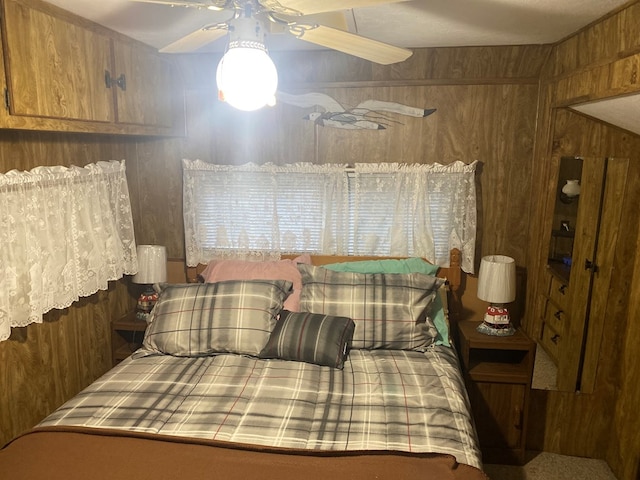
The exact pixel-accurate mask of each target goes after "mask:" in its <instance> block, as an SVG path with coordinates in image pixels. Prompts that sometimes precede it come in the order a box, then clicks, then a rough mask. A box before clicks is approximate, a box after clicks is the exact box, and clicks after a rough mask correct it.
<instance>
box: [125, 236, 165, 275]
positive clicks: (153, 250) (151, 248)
mask: <svg viewBox="0 0 640 480" xmlns="http://www.w3.org/2000/svg"><path fill="white" fill-rule="evenodd" d="M136 251H137V255H138V273H136V274H135V275H134V276H133V279H132V282H133V283H142V284H153V283H161V282H166V281H167V249H166V248H165V247H163V246H160V245H138V248H137V250H136Z"/></svg>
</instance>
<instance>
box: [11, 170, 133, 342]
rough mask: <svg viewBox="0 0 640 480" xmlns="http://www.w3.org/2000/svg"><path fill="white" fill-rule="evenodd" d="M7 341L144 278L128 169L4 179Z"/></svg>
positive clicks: (30, 173) (36, 173) (48, 172)
mask: <svg viewBox="0 0 640 480" xmlns="http://www.w3.org/2000/svg"><path fill="white" fill-rule="evenodd" d="M0 243H1V244H2V249H1V250H0V272H1V274H0V341H2V340H6V339H7V338H8V337H9V335H10V333H11V327H22V326H26V325H28V324H30V323H34V322H38V323H39V322H42V315H43V314H44V313H46V312H48V311H49V310H51V309H53V308H66V307H68V306H69V305H71V304H72V303H73V302H74V301H76V300H78V299H79V297H86V296H89V295H92V294H93V293H95V292H97V291H98V290H105V289H107V287H108V285H107V282H108V281H110V280H117V279H119V278H121V277H122V275H123V274H134V273H136V271H137V258H136V250H135V238H134V231H133V220H132V216H131V204H130V201H129V190H128V187H127V179H126V176H125V162H124V160H123V161H121V162H117V161H111V162H98V163H96V164H90V165H87V166H85V167H76V166H72V167H62V166H56V167H37V168H34V169H33V170H31V171H28V172H21V171H17V170H12V171H10V172H7V173H5V174H0Z"/></svg>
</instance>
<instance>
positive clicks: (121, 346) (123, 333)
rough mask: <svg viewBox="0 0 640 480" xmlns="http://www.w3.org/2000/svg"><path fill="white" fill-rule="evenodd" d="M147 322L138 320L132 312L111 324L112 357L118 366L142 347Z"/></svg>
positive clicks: (114, 363)
mask: <svg viewBox="0 0 640 480" xmlns="http://www.w3.org/2000/svg"><path fill="white" fill-rule="evenodd" d="M146 330H147V322H145V321H144V320H138V319H137V318H136V312H130V313H127V314H126V315H124V316H123V317H121V318H119V319H118V320H114V321H113V322H111V355H112V361H113V365H114V366H115V365H117V364H118V363H120V362H121V361H122V360H124V359H125V358H127V357H128V356H129V355H131V354H132V353H133V352H135V351H136V350H137V349H138V348H140V347H141V346H142V340H143V339H144V332H145V331H146Z"/></svg>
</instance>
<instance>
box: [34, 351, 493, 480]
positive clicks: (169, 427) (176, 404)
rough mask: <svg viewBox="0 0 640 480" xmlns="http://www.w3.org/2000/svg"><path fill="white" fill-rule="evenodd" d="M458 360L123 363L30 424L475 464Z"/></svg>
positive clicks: (443, 355)
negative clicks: (432, 456) (424, 455)
mask: <svg viewBox="0 0 640 480" xmlns="http://www.w3.org/2000/svg"><path fill="white" fill-rule="evenodd" d="M469 412H470V410H469V406H468V399H467V396H466V393H465V390H464V387H463V381H462V378H461V374H460V371H459V368H458V366H457V358H456V356H455V353H454V352H453V350H451V349H450V348H448V347H442V346H434V347H430V348H429V349H428V350H427V352H426V353H420V352H410V351H400V350H372V351H368V350H352V351H351V353H350V354H349V358H348V360H347V361H346V363H345V366H344V369H343V370H337V369H333V368H329V367H319V366H316V365H310V364H307V363H301V362H291V361H282V360H259V359H256V358H251V357H245V356H239V355H218V356H212V357H191V358H184V357H172V356H152V357H144V358H139V359H135V360H133V359H131V358H129V359H127V360H125V361H124V362H122V363H121V364H120V365H118V366H117V367H116V368H114V369H113V370H111V371H109V372H107V373H106V374H105V375H104V376H103V377H101V378H100V379H98V380H97V381H96V382H94V383H93V384H92V385H90V386H89V387H88V388H86V389H85V390H84V391H82V392H81V393H80V394H78V395H77V396H76V397H74V398H73V399H71V400H70V401H69V402H67V403H66V404H64V405H63V406H62V407H60V408H59V409H58V410H57V411H55V412H54V413H52V414H51V415H50V416H49V417H47V418H46V419H45V420H43V422H42V423H41V424H40V425H42V426H44V425H47V426H50V425H79V426H87V427H96V428H99V427H102V428H115V429H125V430H134V431H138V432H147V433H158V434H163V435H175V436H182V437H197V438H207V439H215V440H223V441H230V442H241V443H248V444H258V445H270V446H276V447H287V448H305V449H325V450H390V451H406V452H435V453H446V454H451V455H454V456H455V457H456V459H457V461H458V462H460V463H466V464H469V465H472V466H475V467H478V468H480V467H481V461H480V453H479V450H478V446H477V440H476V437H475V433H474V430H473V427H472V420H471V416H470V413H469Z"/></svg>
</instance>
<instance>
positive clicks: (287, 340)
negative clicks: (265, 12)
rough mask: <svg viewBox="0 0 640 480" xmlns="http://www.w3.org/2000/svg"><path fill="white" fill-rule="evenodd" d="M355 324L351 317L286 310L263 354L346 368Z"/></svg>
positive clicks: (269, 356) (270, 356)
mask: <svg viewBox="0 0 640 480" xmlns="http://www.w3.org/2000/svg"><path fill="white" fill-rule="evenodd" d="M354 328H355V325H354V323H353V320H351V319H350V318H346V317H333V316H329V315H321V314H315V313H300V312H289V311H287V310H283V311H282V313H281V314H280V320H278V323H276V326H275V328H274V329H273V332H271V336H270V337H269V341H268V342H267V345H266V346H265V347H264V349H263V350H262V352H260V358H280V359H282V360H295V361H298V362H307V363H315V364H316V365H324V366H327V367H334V368H342V367H344V361H345V359H346V358H347V355H348V354H349V348H350V344H351V338H352V337H353V330H354Z"/></svg>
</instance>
